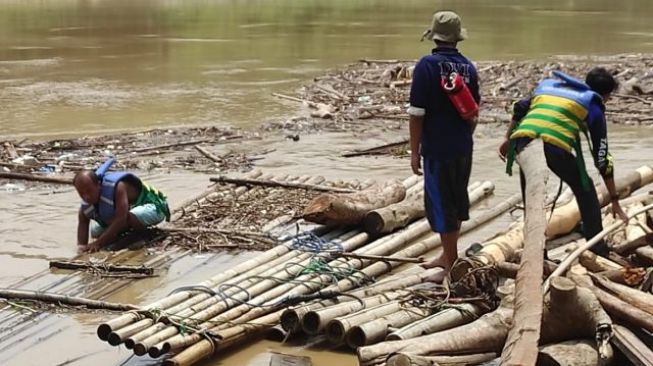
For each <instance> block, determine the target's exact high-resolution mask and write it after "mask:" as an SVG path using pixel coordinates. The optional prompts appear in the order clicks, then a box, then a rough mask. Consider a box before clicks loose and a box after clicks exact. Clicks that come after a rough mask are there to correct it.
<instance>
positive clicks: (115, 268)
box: [50, 261, 154, 275]
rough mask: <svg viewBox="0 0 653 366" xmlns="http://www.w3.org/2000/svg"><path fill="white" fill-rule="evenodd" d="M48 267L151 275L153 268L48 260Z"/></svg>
mask: <svg viewBox="0 0 653 366" xmlns="http://www.w3.org/2000/svg"><path fill="white" fill-rule="evenodd" d="M50 268H61V269H94V270H99V271H105V272H129V273H140V274H146V275H151V274H153V273H154V268H152V267H145V266H128V265H117V264H111V263H93V262H82V261H50Z"/></svg>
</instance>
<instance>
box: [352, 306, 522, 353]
mask: <svg viewBox="0 0 653 366" xmlns="http://www.w3.org/2000/svg"><path fill="white" fill-rule="evenodd" d="M512 315H513V312H512V309H511V308H509V307H506V306H500V307H499V308H498V309H497V310H495V311H493V312H491V313H489V314H485V315H483V316H482V317H480V318H479V319H478V320H476V321H474V322H472V323H469V324H465V325H463V326H459V327H456V328H453V329H448V330H444V331H441V332H437V333H433V334H429V335H425V336H422V337H418V338H412V339H408V340H401V341H392V342H382V343H378V344H375V345H371V346H366V347H359V348H358V350H357V351H356V353H357V354H358V361H359V364H360V365H361V366H367V365H375V364H378V363H382V362H384V361H385V360H386V356H387V355H388V354H391V353H395V352H409V353H412V354H418V355H426V354H434V353H441V354H455V353H457V354H461V353H485V352H496V353H498V352H500V351H501V347H503V344H504V341H505V339H506V336H507V335H508V326H509V324H510V322H511V320H512Z"/></svg>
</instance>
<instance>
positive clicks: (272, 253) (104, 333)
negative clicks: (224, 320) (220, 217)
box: [97, 241, 292, 340]
mask: <svg viewBox="0 0 653 366" xmlns="http://www.w3.org/2000/svg"><path fill="white" fill-rule="evenodd" d="M291 243H292V241H288V242H287V243H284V244H283V245H278V246H276V247H274V248H272V249H270V250H268V251H266V252H264V253H263V254H261V255H259V256H257V257H255V258H252V259H250V260H248V261H245V262H243V263H241V264H239V265H237V266H235V267H234V268H232V269H229V270H226V271H224V272H222V273H220V274H218V275H216V276H214V277H211V278H210V279H208V280H206V281H204V282H202V283H200V284H199V285H200V286H207V287H215V286H216V285H218V284H220V283H222V282H224V281H226V280H228V279H229V278H232V277H235V276H238V275H240V274H243V273H246V272H248V271H250V270H252V269H254V268H257V267H259V266H262V265H264V264H265V263H267V262H269V261H270V260H273V259H274V258H277V257H279V256H282V255H284V254H286V253H288V252H290V251H291V247H290V244H291ZM195 293H196V291H180V292H177V293H174V294H172V295H169V296H167V297H165V298H163V299H160V300H157V301H155V302H153V303H151V304H149V305H146V306H145V307H143V309H167V308H170V307H172V306H174V305H176V304H179V303H181V302H182V301H184V300H186V299H188V298H190V297H192V296H193V295H194V294H195ZM141 318H142V316H141V315H139V314H135V313H127V314H123V315H121V316H119V317H117V318H114V319H112V320H110V321H108V322H106V323H103V324H101V325H100V326H99V327H98V330H97V334H98V337H99V338H100V339H101V340H106V339H107V337H108V336H109V334H110V333H111V332H112V331H113V330H117V329H120V328H122V327H124V326H127V325H129V324H131V323H133V322H135V321H138V320H140V319H141Z"/></svg>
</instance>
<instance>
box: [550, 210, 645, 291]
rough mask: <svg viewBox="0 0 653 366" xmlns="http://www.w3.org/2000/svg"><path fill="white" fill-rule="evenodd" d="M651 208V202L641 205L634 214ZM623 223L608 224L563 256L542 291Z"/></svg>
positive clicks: (619, 221)
mask: <svg viewBox="0 0 653 366" xmlns="http://www.w3.org/2000/svg"><path fill="white" fill-rule="evenodd" d="M651 209H653V204H652V205H647V206H645V207H643V208H642V209H640V210H637V212H635V213H634V215H637V214H639V213H641V212H646V211H648V210H651ZM623 224H624V222H623V221H621V220H618V221H616V222H615V223H614V224H612V225H611V226H608V227H607V228H604V229H603V230H602V231H601V232H600V233H598V234H596V235H595V236H594V237H593V238H592V239H591V240H589V241H588V242H586V243H585V244H583V245H581V246H579V247H578V248H577V249H576V250H574V252H572V253H571V254H570V255H569V256H567V257H566V258H565V260H564V261H562V263H560V265H559V266H558V268H557V269H556V270H555V271H554V272H553V273H552V274H551V277H549V280H547V281H546V282H545V283H544V292H545V293H546V291H548V287H549V281H550V279H551V278H553V277H555V276H560V275H561V274H562V273H564V272H565V271H567V270H568V269H569V267H571V265H572V263H573V262H574V261H575V260H576V259H578V257H579V256H580V255H581V254H582V253H583V252H584V251H586V250H588V249H590V248H591V247H592V246H594V245H595V244H596V243H598V242H599V241H600V240H602V239H603V238H604V237H605V236H606V235H607V234H609V233H610V232H612V231H614V230H616V229H617V228H619V227H620V226H622V225H623Z"/></svg>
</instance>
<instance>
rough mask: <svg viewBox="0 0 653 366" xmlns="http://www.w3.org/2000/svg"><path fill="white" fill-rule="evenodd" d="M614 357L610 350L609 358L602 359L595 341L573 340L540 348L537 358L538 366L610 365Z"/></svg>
mask: <svg viewBox="0 0 653 366" xmlns="http://www.w3.org/2000/svg"><path fill="white" fill-rule="evenodd" d="M612 355H613V352H612V350H610V354H609V356H608V357H604V358H602V357H600V356H599V352H598V350H597V349H596V342H595V341H594V340H588V339H582V340H573V341H566V342H561V343H554V344H548V345H546V346H542V347H540V349H539V354H538V356H537V365H541V366H556V365H574V366H601V365H609V364H610V363H611V362H612V358H613V357H612Z"/></svg>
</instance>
